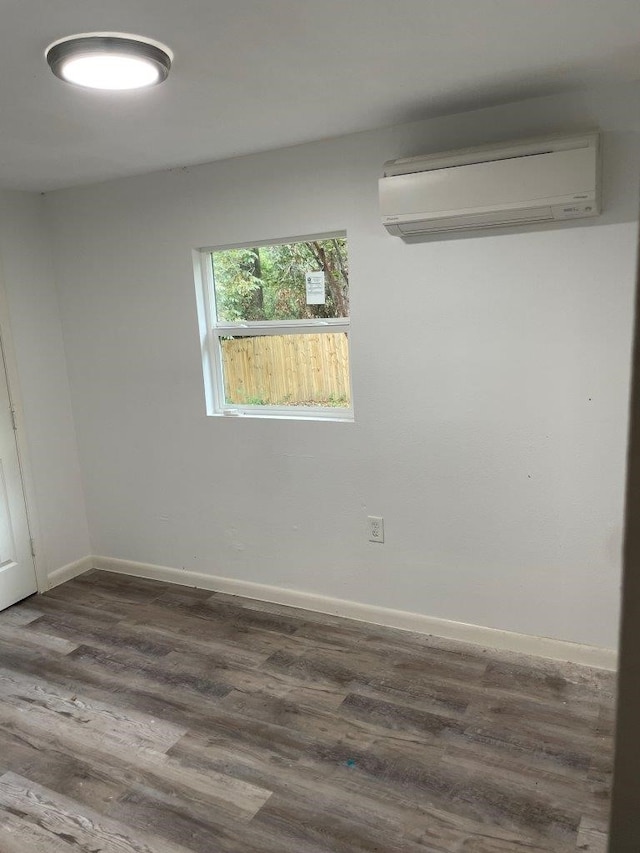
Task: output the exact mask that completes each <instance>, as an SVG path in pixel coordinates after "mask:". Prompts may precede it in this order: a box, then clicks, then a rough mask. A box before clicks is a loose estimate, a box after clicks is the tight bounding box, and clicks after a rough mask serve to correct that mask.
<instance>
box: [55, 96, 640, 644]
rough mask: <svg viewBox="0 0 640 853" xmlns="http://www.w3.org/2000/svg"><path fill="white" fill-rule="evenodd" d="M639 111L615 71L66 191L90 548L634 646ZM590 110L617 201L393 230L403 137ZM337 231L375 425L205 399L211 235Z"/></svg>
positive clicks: (219, 240)
mask: <svg viewBox="0 0 640 853" xmlns="http://www.w3.org/2000/svg"><path fill="white" fill-rule="evenodd" d="M637 116H638V93H637V91H636V90H633V89H631V88H625V89H615V90H611V89H609V90H603V91H600V92H592V93H590V94H574V95H571V96H561V97H552V98H545V99H540V100H535V101H527V102H525V103H520V104H513V105H508V106H503V107H498V108H492V109H488V110H483V111H478V112H475V113H467V114H464V115H458V116H453V117H449V118H445V119H439V120H434V121H427V122H421V123H413V124H409V125H405V126H402V127H397V128H391V129H387V130H381V131H377V132H371V133H364V134H358V135H354V136H350V137H344V138H341V139H336V140H330V141H326V142H321V143H317V144H311V145H304V146H299V147H296V148H291V149H287V150H280V151H274V152H271V153H267V154H261V155H257V156H253V157H245V158H240V159H236V160H231V161H226V162H220V163H215V164H210V165H206V166H200V167H196V168H187V169H176V170H173V171H169V172H165V173H160V174H155V175H150V176H144V177H140V178H135V179H127V180H122V181H116V182H112V183H107V184H102V185H97V186H93V187H88V188H80V189H76V190H69V191H62V192H57V193H53V194H51V195H50V196H49V197H48V200H47V204H48V212H49V215H50V217H51V222H52V226H53V229H54V235H55V240H54V245H55V257H56V269H57V280H58V284H59V295H60V302H61V311H62V316H63V324H64V334H65V341H66V348H67V354H68V362H69V372H70V381H71V389H72V398H73V404H74V411H75V417H76V420H77V426H78V432H79V444H80V453H81V460H82V468H83V472H84V483H85V489H86V497H87V503H88V514H89V523H90V529H91V534H92V540H93V545H94V549H95V550H94V553H98V554H103V555H105V556H109V557H117V558H123V559H129V560H138V561H142V562H148V563H156V564H160V565H165V566H173V567H177V568H186V569H190V570H194V571H198V572H204V573H208V574H212V575H223V576H227V577H232V578H239V579H243V580H248V581H255V582H260V583H267V584H272V585H276V586H283V587H288V588H293V589H298V590H305V591H309V592H315V593H319V594H323V595H329V596H334V597H337V598H343V599H351V600H356V601H360V602H365V603H371V604H375V605H383V606H387V607H392V608H398V609H405V610H410V611H417V612H420V613H424V614H428V615H431V616H436V617H443V618H447V619H452V620H459V621H463V622H470V623H475V624H479V625H485V626H490V627H498V628H503V629H507V630H512V631H517V632H522V633H530V634H536V635H544V636H550V637H556V638H561V639H566V640H572V641H578V642H584V643H589V644H595V645H602V646H608V647H613V646H614V645H615V643H616V636H617V619H618V597H619V580H620V531H621V523H622V511H623V507H622V500H623V478H624V460H625V446H626V432H627V400H628V384H629V360H630V340H631V321H632V304H633V303H632V296H633V284H634V262H635V246H636V241H637V212H638V158H639V151H640V147H639V146H638V123H637V119H636V117H637ZM594 124H598V125H600V126H601V127H602V128H603V130H604V131H605V135H604V146H605V172H606V175H605V177H606V189H605V205H606V212H605V213H604V215H603V216H602V217H601V218H600V219H598V220H596V221H585V222H579V223H570V224H567V225H564V226H560V227H548V226H543V227H535V228H529V229H526V228H521V229H516V230H514V231H513V232H511V233H496V234H488V235H484V236H477V235H475V236H467V237H465V238H464V239H450V240H438V241H433V242H428V243H421V244H418V245H405V244H404V243H402V242H401V241H399V240H397V239H395V238H392V237H390V236H388V235H387V234H386V233H385V232H384V230H383V229H382V227H381V225H380V222H379V215H378V211H377V195H376V194H377V178H378V176H379V175H380V172H381V167H382V164H383V162H384V161H385V160H387V159H389V158H392V157H398V156H406V155H414V154H419V153H423V152H425V151H430V150H438V149H440V150H442V149H446V148H449V147H455V146H458V147H461V146H466V145H472V144H478V143H482V142H485V141H491V140H499V139H505V138H510V137H515V136H519V137H526V136H530V135H535V134H539V133H545V132H548V131H558V130H572V129H576V128H584V127H585V126H592V125H594ZM334 229H346V230H347V234H348V240H349V251H350V259H351V301H352V329H353V331H352V336H351V340H352V363H353V388H354V401H355V414H356V422H355V424H344V423H313V422H299V421H269V420H257V419H241V420H237V419H222V418H207V417H206V416H205V413H204V394H203V383H202V372H201V360H200V352H199V343H198V336H197V320H196V308H195V295H194V283H193V273H192V266H191V250H192V249H193V248H195V247H199V246H203V245H213V244H229V243H234V242H244V241H253V240H255V241H259V240H268V239H270V238H282V237H289V236H296V235H303V234H305V233H317V232H323V231H331V230H334ZM367 514H375V515H382V516H384V518H385V534H386V542H385V544H384V545H383V546H380V545H372V544H369V543H368V542H367V539H366V532H365V523H364V519H365V516H366V515H367Z"/></svg>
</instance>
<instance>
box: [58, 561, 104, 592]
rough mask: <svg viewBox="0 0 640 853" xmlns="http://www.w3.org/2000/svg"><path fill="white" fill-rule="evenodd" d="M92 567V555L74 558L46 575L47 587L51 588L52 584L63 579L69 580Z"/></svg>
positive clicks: (62, 581) (63, 581)
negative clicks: (72, 561)
mask: <svg viewBox="0 0 640 853" xmlns="http://www.w3.org/2000/svg"><path fill="white" fill-rule="evenodd" d="M92 568H93V557H82V559H81V560H76V561H75V563H69V564H68V565H66V566H61V567H60V568H59V569H54V571H52V572H51V573H50V574H49V575H48V577H47V589H53V588H54V586H59V585H60V584H61V583H65V581H70V580H72V579H73V578H77V577H78V575H83V574H84V573H85V572H88V571H89V569H92Z"/></svg>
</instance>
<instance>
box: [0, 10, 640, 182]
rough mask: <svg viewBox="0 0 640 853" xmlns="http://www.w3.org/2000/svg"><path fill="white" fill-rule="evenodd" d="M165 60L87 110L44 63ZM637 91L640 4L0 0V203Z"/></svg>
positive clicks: (93, 100) (97, 97) (85, 101)
mask: <svg viewBox="0 0 640 853" xmlns="http://www.w3.org/2000/svg"><path fill="white" fill-rule="evenodd" d="M100 30H102V31H119V32H131V33H139V34H141V35H145V36H148V37H150V38H154V39H157V40H159V41H161V42H164V43H166V44H168V45H169V46H170V47H171V49H172V50H173V51H174V53H175V62H174V67H173V70H172V73H171V75H170V77H169V80H168V81H167V82H166V83H164V84H162V85H161V86H159V87H157V88H156V89H153V90H150V91H146V92H138V93H104V92H102V93H95V92H90V91H86V90H82V89H77V88H73V87H70V86H68V85H65V84H64V83H62V82H61V81H59V80H57V79H56V78H54V77H53V75H52V74H51V73H50V71H49V69H48V67H47V65H46V63H45V60H44V50H45V48H46V47H47V45H48V44H49V43H50V42H52V41H54V40H55V39H57V38H60V37H63V36H66V35H71V34H73V33H80V32H88V31H100ZM638 78H640V2H638V0H180V2H176V0H2V2H0V186H1V187H6V188H14V189H28V190H47V189H53V188H58V187H64V186H70V185H75V184H80V183H87V182H91V181H98V180H103V179H107V178H113V177H119V176H125V175H132V174H139V173H142V172H149V171H154V170H156V169H162V168H168V167H173V166H184V165H190V164H194V163H202V162H207V161H209V160H216V159H220V158H224V157H230V156H234V155H237V154H245V153H249V152H254V151H261V150H266V149H269V148H276V147H280V146H285V145H291V144H294V143H298V142H304V141H308V140H314V139H321V138H325V137H329V136H335V135H339V134H343V133H349V132H353V131H358V130H365V129H370V128H373V127H380V126H384V125H389V124H394V123H397V122H403V121H407V120H412V119H418V118H427V117H430V116H434V115H441V114H444V113H447V112H454V111H458V110H463V109H469V108H474V107H481V106H485V105H488V104H495V103H499V102H503V101H510V100H518V99H521V98H526V97H532V96H535V95H540V94H547V93H551V92H557V91H562V90H566V89H570V88H575V87H581V86H590V85H594V84H599V83H609V82H615V81H618V80H619V81H628V80H632V79H638Z"/></svg>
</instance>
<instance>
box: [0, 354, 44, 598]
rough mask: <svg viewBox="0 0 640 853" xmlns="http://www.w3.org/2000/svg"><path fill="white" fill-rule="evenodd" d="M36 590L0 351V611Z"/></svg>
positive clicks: (16, 452) (20, 477)
mask: <svg viewBox="0 0 640 853" xmlns="http://www.w3.org/2000/svg"><path fill="white" fill-rule="evenodd" d="M37 589H38V586H37V583H36V570H35V566H34V563H33V556H32V554H31V538H30V535H29V526H28V523H27V510H26V506H25V502H24V491H23V489H22V476H21V472H20V462H19V460H18V448H17V444H16V434H15V430H14V428H13V414H12V411H11V400H10V398H9V388H8V386H7V375H6V371H5V365H4V356H3V354H2V351H1V349H0V610H4V609H5V607H9V605H11V604H15V603H16V601H20V600H21V599H23V598H26V597H27V596H28V595H31V594H32V593H34V592H37Z"/></svg>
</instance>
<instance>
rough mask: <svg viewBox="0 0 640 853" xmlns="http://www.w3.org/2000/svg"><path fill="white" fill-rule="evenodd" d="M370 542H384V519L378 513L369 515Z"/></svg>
mask: <svg viewBox="0 0 640 853" xmlns="http://www.w3.org/2000/svg"><path fill="white" fill-rule="evenodd" d="M367 523H368V525H369V542H384V519H383V518H380V516H378V515H369V516H367Z"/></svg>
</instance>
